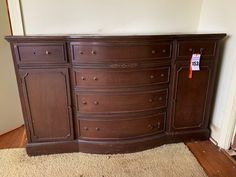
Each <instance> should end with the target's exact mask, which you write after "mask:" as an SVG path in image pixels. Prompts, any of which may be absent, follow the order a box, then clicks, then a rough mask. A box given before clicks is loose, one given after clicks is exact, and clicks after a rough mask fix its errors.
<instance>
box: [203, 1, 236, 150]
mask: <svg viewBox="0 0 236 177" xmlns="http://www.w3.org/2000/svg"><path fill="white" fill-rule="evenodd" d="M235 7H236V1H235V0H203V4H202V11H201V15H200V20H199V27H198V30H199V31H200V32H226V33H227V34H228V35H229V38H228V39H227V40H226V41H225V50H224V53H223V62H222V66H221V72H220V80H219V85H218V92H217V97H216V104H215V108H214V114H213V122H212V128H213V129H212V137H213V138H214V139H215V140H216V141H217V142H218V145H219V146H220V147H222V148H228V147H229V143H230V139H231V137H230V136H231V134H232V131H233V127H234V125H235V120H236V114H235V111H236V22H235V19H236V11H235Z"/></svg>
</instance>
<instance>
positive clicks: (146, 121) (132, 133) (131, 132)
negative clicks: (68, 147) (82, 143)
mask: <svg viewBox="0 0 236 177" xmlns="http://www.w3.org/2000/svg"><path fill="white" fill-rule="evenodd" d="M165 115H166V114H165V113H162V114H157V115H153V116H150V117H143V118H139V119H128V120H89V119H79V120H78V121H79V127H80V128H79V132H80V136H81V137H82V138H85V139H86V138H88V139H116V138H119V139H120V138H131V137H138V136H145V135H150V134H155V133H160V132H162V131H163V130H164V124H165Z"/></svg>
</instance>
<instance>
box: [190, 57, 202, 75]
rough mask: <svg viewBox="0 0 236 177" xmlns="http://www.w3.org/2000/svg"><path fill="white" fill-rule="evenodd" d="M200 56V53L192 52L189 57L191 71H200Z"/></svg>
mask: <svg viewBox="0 0 236 177" xmlns="http://www.w3.org/2000/svg"><path fill="white" fill-rule="evenodd" d="M200 58H201V54H193V55H192V59H191V67H192V71H200V67H199V65H200Z"/></svg>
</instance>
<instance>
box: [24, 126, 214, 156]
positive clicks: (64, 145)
mask: <svg viewBox="0 0 236 177" xmlns="http://www.w3.org/2000/svg"><path fill="white" fill-rule="evenodd" d="M209 132H210V131H209V130H208V129H204V130H197V131H188V132H178V133H175V134H164V133H163V134H158V135H152V136H147V137H142V138H136V139H127V140H112V141H94V140H82V139H79V140H75V141H64V142H47V143H28V144H27V147H26V150H27V153H28V154H29V155H43V154H56V153H69V152H84V153H92V154H117V153H132V152H138V151H142V150H146V149H150V148H154V147H157V146H161V145H163V144H170V143H178V142H183V141H194V140H207V139H209Z"/></svg>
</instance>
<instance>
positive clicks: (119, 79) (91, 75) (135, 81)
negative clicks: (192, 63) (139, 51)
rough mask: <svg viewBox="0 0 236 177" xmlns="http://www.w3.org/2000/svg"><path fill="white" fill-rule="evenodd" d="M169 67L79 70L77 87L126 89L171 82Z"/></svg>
mask: <svg viewBox="0 0 236 177" xmlns="http://www.w3.org/2000/svg"><path fill="white" fill-rule="evenodd" d="M169 72H170V68H169V67H162V68H153V69H139V70H133V69H77V70H74V76H75V85H76V86H79V87H103V86H104V87H125V86H144V85H153V84H163V83H168V82H169Z"/></svg>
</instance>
